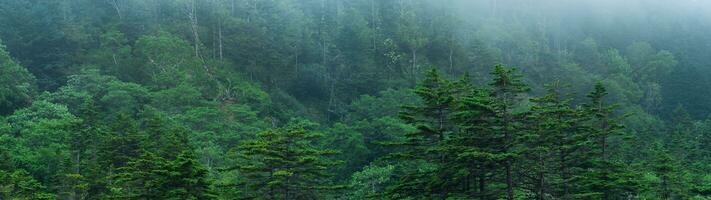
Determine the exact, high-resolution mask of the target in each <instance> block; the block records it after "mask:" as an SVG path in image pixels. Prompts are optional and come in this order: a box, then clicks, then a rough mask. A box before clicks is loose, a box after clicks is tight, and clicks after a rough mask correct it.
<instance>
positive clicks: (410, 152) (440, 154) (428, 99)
mask: <svg viewBox="0 0 711 200" xmlns="http://www.w3.org/2000/svg"><path fill="white" fill-rule="evenodd" d="M414 92H415V94H417V95H418V96H419V97H420V100H421V104H420V105H415V106H404V107H403V110H404V111H402V112H401V113H400V118H401V119H402V120H403V121H404V122H406V123H408V124H410V125H412V126H414V127H415V128H417V131H415V132H412V133H408V134H406V135H405V138H406V139H405V141H403V142H399V143H395V144H392V145H394V146H398V147H401V149H402V150H401V151H399V152H396V153H393V154H390V155H389V156H388V157H390V158H394V159H398V160H401V161H405V162H403V165H402V166H401V167H402V170H403V171H402V173H401V175H400V177H399V180H398V181H396V183H395V184H394V185H393V186H392V187H391V188H389V190H388V193H390V194H391V195H393V196H397V197H398V198H402V197H406V196H410V195H412V196H413V197H417V196H419V197H429V196H431V195H434V196H443V195H445V194H447V193H448V191H447V189H448V187H447V186H446V185H444V184H446V180H447V179H443V178H444V177H446V176H447V175H445V174H442V173H441V172H443V171H440V170H439V169H443V168H442V166H441V164H442V163H443V162H444V161H445V160H447V159H449V158H446V157H447V156H448V155H447V154H446V153H445V152H444V147H445V145H444V143H443V142H444V141H445V140H446V139H447V138H448V137H449V136H450V135H451V133H452V130H453V123H452V122H451V119H450V118H451V113H452V112H453V111H452V109H453V106H454V103H455V96H454V93H456V88H455V86H454V84H453V83H451V82H449V81H447V80H444V79H442V78H441V77H440V75H439V72H437V70H435V69H432V70H429V71H427V74H425V78H424V79H423V80H422V81H421V82H420V83H419V84H418V86H417V87H416V88H415V90H414Z"/></svg>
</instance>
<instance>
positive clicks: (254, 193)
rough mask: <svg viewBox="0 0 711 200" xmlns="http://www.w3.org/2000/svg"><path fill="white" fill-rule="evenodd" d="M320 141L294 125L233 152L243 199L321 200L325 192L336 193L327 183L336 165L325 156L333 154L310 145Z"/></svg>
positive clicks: (265, 133) (265, 134)
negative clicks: (237, 160)
mask: <svg viewBox="0 0 711 200" xmlns="http://www.w3.org/2000/svg"><path fill="white" fill-rule="evenodd" d="M319 137H321V135H319V134H315V133H312V132H309V131H307V130H306V129H304V127H303V125H299V124H295V125H290V126H288V127H285V128H276V129H270V130H266V131H263V132H261V133H259V134H257V135H256V138H255V139H254V140H248V141H245V142H243V143H242V144H240V146H239V147H238V148H237V151H238V154H239V163H238V165H237V166H234V167H232V168H233V169H235V170H237V171H238V172H239V174H240V175H241V177H242V178H243V180H242V182H240V183H239V185H244V188H245V190H244V191H242V192H243V194H244V195H243V196H242V197H243V198H247V199H254V198H256V199H314V198H324V195H326V193H324V192H325V191H328V190H333V189H338V188H339V186H338V185H333V184H331V183H330V180H329V177H330V176H332V175H331V174H330V173H329V172H328V169H329V168H330V167H332V166H333V165H335V164H337V162H334V161H330V160H329V158H328V157H327V156H328V155H331V154H334V153H335V151H333V150H328V149H318V148H316V147H314V146H313V144H312V142H313V141H314V140H316V139H317V138H319Z"/></svg>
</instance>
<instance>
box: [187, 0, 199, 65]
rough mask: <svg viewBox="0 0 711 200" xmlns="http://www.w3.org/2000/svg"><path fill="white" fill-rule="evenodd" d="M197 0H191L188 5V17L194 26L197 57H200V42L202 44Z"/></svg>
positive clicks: (191, 25)
mask: <svg viewBox="0 0 711 200" xmlns="http://www.w3.org/2000/svg"><path fill="white" fill-rule="evenodd" d="M196 7H197V1H196V0H191V1H190V2H189V3H188V5H186V9H185V11H186V14H187V16H188V19H190V27H191V28H192V31H193V40H194V42H195V57H198V58H199V57H200V52H199V46H200V45H199V44H200V36H199V35H198V28H199V27H198V20H197V8H196Z"/></svg>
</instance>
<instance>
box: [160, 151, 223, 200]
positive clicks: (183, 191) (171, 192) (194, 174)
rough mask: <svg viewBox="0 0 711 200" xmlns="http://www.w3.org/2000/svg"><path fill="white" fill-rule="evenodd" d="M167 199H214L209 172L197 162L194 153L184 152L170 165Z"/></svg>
mask: <svg viewBox="0 0 711 200" xmlns="http://www.w3.org/2000/svg"><path fill="white" fill-rule="evenodd" d="M167 167H168V170H169V174H168V177H167V179H168V182H167V185H166V186H165V187H167V188H168V189H167V197H166V198H165V199H169V200H182V199H192V200H209V199H214V195H213V193H212V190H211V186H210V185H211V183H210V182H209V181H208V179H207V175H208V171H207V169H205V168H204V167H203V166H202V165H201V164H200V163H198V162H197V160H195V154H194V153H193V152H192V151H183V152H182V153H180V155H178V157H177V158H176V159H175V160H173V161H171V162H170V163H168V166H167Z"/></svg>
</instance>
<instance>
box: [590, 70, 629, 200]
mask: <svg viewBox="0 0 711 200" xmlns="http://www.w3.org/2000/svg"><path fill="white" fill-rule="evenodd" d="M607 94H608V93H607V90H606V89H605V87H604V86H603V85H602V83H597V84H595V88H594V90H593V91H592V92H591V93H590V94H588V97H589V98H590V101H589V102H588V103H587V104H585V105H584V106H583V107H584V109H585V114H586V115H587V116H586V117H587V118H589V119H588V122H587V123H588V126H589V131H588V135H587V137H588V138H589V142H590V144H591V145H590V147H589V150H590V151H589V152H588V155H587V156H588V158H589V159H588V160H587V165H588V167H587V169H586V173H583V174H580V175H579V176H578V178H579V179H580V184H579V186H580V187H581V191H580V193H579V194H576V196H577V197H578V198H594V199H603V200H608V199H617V198H621V197H623V196H626V195H629V194H630V193H632V192H634V190H635V187H636V186H635V185H636V183H635V181H634V180H635V178H634V177H635V174H634V173H632V172H631V171H629V169H628V167H627V166H625V165H624V164H623V163H621V162H619V161H617V160H614V159H612V158H611V152H610V143H609V140H610V138H611V137H613V136H619V135H620V134H622V131H623V128H624V126H623V125H622V124H620V118H618V117H615V116H614V112H615V109H616V107H617V106H616V105H608V104H607V103H605V100H604V98H605V96H606V95H607Z"/></svg>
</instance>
